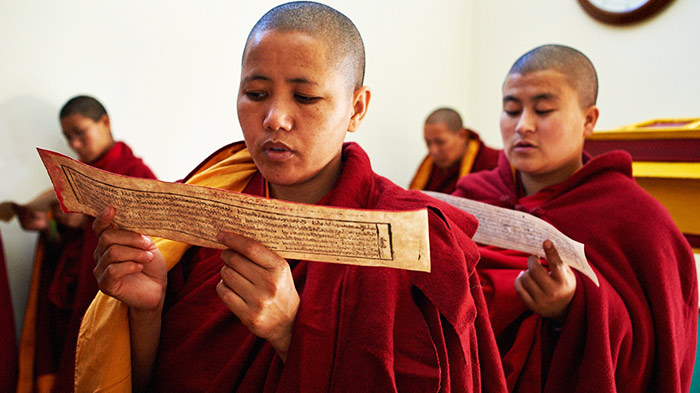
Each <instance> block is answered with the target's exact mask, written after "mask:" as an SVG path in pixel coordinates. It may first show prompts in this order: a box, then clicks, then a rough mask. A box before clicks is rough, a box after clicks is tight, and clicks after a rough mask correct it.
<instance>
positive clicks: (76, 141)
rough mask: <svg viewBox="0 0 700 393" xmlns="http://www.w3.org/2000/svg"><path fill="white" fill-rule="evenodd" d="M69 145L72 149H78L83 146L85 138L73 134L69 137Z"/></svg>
mask: <svg viewBox="0 0 700 393" xmlns="http://www.w3.org/2000/svg"><path fill="white" fill-rule="evenodd" d="M68 145H69V146H70V147H71V149H73V150H78V148H80V147H82V146H83V140H82V139H80V138H78V137H77V136H73V137H70V138H68Z"/></svg>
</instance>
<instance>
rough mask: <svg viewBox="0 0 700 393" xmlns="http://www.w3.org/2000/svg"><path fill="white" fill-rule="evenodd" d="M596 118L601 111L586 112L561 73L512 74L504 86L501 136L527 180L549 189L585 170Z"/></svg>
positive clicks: (593, 107)
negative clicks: (588, 139) (588, 138)
mask: <svg viewBox="0 0 700 393" xmlns="http://www.w3.org/2000/svg"><path fill="white" fill-rule="evenodd" d="M597 119H598V109H597V108H596V107H595V106H591V107H589V108H583V109H582V108H581V106H580V104H579V98H578V94H577V92H576V91H575V90H574V89H573V88H572V87H571V86H570V85H569V83H568V82H567V80H566V79H565V77H564V75H563V74H561V73H560V72H558V71H555V70H543V71H537V72H532V73H529V74H527V75H521V74H511V75H509V76H508V78H507V79H506V81H505V83H504V86H503V112H502V113H501V136H502V137H503V146H504V149H505V152H506V155H507V156H508V160H509V161H510V163H511V164H512V165H513V166H514V167H515V168H516V169H517V170H518V171H520V172H521V175H522V176H523V182H526V181H528V180H533V181H536V182H539V183H540V184H541V185H544V186H547V185H551V184H556V183H558V182H561V181H562V180H564V179H566V178H568V177H569V176H571V174H573V173H574V172H575V171H576V170H577V169H579V168H580V167H581V166H582V159H581V154H582V151H583V143H584V138H585V137H586V136H588V135H590V134H591V133H592V132H593V127H594V126H595V122H596V121H597ZM526 187H527V184H526Z"/></svg>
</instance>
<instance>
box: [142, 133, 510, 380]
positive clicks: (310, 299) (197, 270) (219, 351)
mask: <svg viewBox="0 0 700 393" xmlns="http://www.w3.org/2000/svg"><path fill="white" fill-rule="evenodd" d="M244 192H245V193H249V194H253V195H259V196H262V195H265V181H264V179H263V178H262V176H261V175H260V174H259V173H258V174H256V175H255V176H254V177H253V180H251V182H250V183H249V184H248V186H247V187H246V189H245V190H244ZM318 204H319V205H329V206H340V207H348V208H358V209H385V210H388V209H391V210H408V209H418V208H423V207H426V206H427V207H429V222H430V246H431V261H432V270H431V272H430V273H421V272H411V271H406V270H399V269H391V268H379V267H358V266H350V265H339V264H329V263H316V262H308V261H289V263H290V265H291V267H292V274H293V277H294V281H295V285H296V288H297V290H298V291H299V295H300V298H301V302H300V306H299V310H298V314H297V316H296V320H295V324H294V328H293V336H292V340H291V344H290V348H289V352H288V357H287V362H286V364H283V363H282V361H281V360H280V358H279V356H278V355H277V354H276V352H275V350H274V349H273V348H272V346H271V345H270V344H269V343H268V342H267V341H265V340H263V339H261V338H258V337H256V336H254V335H253V334H252V333H250V331H248V329H247V328H246V327H245V326H243V325H242V324H241V323H240V321H239V320H238V318H237V317H236V316H235V315H234V314H232V313H231V311H230V310H229V309H228V308H226V306H225V305H224V304H223V303H222V302H221V300H220V299H219V298H218V296H217V294H216V291H215V287H216V284H217V283H218V282H219V280H220V279H221V277H220V274H219V273H220V269H221V267H222V261H221V260H220V257H219V254H220V250H212V249H204V248H192V249H190V250H189V251H188V252H187V253H186V254H185V255H184V256H183V258H182V259H181V261H180V262H179V263H178V264H177V265H176V266H175V267H174V268H173V269H172V270H171V271H170V273H169V277H168V280H169V281H168V294H167V296H166V305H165V310H164V313H163V327H162V333H161V341H160V346H159V354H158V359H157V362H156V368H155V370H154V375H153V381H152V383H153V387H152V391H156V392H157V391H162V392H177V391H183V392H232V391H236V392H256V393H257V392H299V391H304V392H312V391H313V392H321V391H323V392H326V391H333V392H368V391H378V392H395V391H401V392H411V391H414V392H437V391H454V392H472V391H481V390H482V389H483V390H484V391H492V392H498V391H505V380H504V378H503V371H502V369H501V367H500V361H499V359H498V352H497V348H496V345H495V340H494V338H493V333H492V331H491V327H490V325H489V321H488V318H487V313H486V308H485V307H486V305H485V301H484V298H483V293H482V291H481V287H480V286H479V285H478V281H477V277H476V273H475V264H476V262H477V260H478V253H477V250H476V246H475V245H474V243H473V242H472V241H471V239H470V236H471V235H472V234H473V232H474V230H475V224H476V223H475V220H474V218H473V217H472V216H470V215H467V214H463V213H462V212H459V211H457V210H455V209H453V208H452V207H450V206H447V205H444V204H442V203H440V202H438V201H435V200H431V199H429V198H426V197H425V196H423V195H422V194H420V193H417V192H409V191H405V190H403V189H401V188H399V187H398V186H396V185H394V184H393V183H391V182H390V181H388V180H387V179H385V178H383V177H380V176H378V175H376V174H375V173H374V172H372V170H371V167H370V163H369V159H368V157H367V155H366V154H365V153H364V151H363V150H362V149H361V148H360V147H359V146H358V145H356V144H353V143H350V144H346V145H345V147H344V150H343V173H342V175H341V177H340V179H339V180H338V183H337V184H336V186H335V188H334V189H333V190H332V191H331V192H330V193H329V194H327V195H326V196H325V197H324V198H323V199H322V200H321V201H319V202H318ZM450 228H451V229H450ZM458 228H462V229H464V231H462V230H458Z"/></svg>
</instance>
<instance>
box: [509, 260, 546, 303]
mask: <svg viewBox="0 0 700 393" xmlns="http://www.w3.org/2000/svg"><path fill="white" fill-rule="evenodd" d="M529 262H530V261H529V260H528V263H529ZM538 263H539V262H538ZM540 268H542V266H541V265H540ZM542 269H543V268H542ZM516 281H520V285H522V287H523V288H524V289H525V290H526V291H527V292H528V293H529V294H530V296H531V297H532V299H533V301H536V300H537V299H540V298H541V297H542V293H543V290H542V287H541V286H540V283H539V282H537V280H535V279H534V278H533V276H532V271H530V269H528V270H526V271H524V272H523V273H522V274H521V275H520V276H518V278H517V279H516Z"/></svg>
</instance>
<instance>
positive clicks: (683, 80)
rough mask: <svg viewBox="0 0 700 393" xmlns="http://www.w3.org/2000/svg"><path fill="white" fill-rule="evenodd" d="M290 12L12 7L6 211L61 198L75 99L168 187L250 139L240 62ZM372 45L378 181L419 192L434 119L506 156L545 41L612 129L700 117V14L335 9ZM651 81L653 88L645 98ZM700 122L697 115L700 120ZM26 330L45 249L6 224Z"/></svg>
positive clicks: (681, 5)
mask: <svg viewBox="0 0 700 393" xmlns="http://www.w3.org/2000/svg"><path fill="white" fill-rule="evenodd" d="M276 4H278V2H277V1H255V2H238V1H228V0H207V1H203V2H193V1H184V0H178V1H170V0H168V1H166V0H157V1H147V2H145V1H136V0H122V1H118V2H115V1H107V0H73V1H71V2H69V3H66V2H52V1H49V0H4V1H2V2H0V54H1V59H2V60H0V140H1V141H2V142H0V182H1V183H2V187H0V201H3V200H15V201H19V202H26V201H27V200H29V199H30V198H31V197H32V196H33V195H35V194H36V193H37V192H38V191H39V190H41V189H44V188H46V187H48V186H49V183H48V179H47V176H46V175H45V172H44V171H43V168H42V167H41V164H40V161H39V159H38V156H37V155H36V152H35V151H34V148H35V147H36V146H40V147H44V148H49V149H53V150H58V151H61V152H64V153H70V151H69V149H68V148H67V146H66V145H65V143H64V142H63V140H62V137H61V134H60V129H59V126H58V122H57V118H56V117H57V111H58V109H59V108H60V106H61V105H62V104H63V103H64V102H65V100H66V99H68V98H69V97H71V96H73V95H75V94H79V93H85V94H91V95H94V96H96V97H97V98H98V99H100V100H102V101H103V102H104V104H105V105H106V106H107V109H108V111H109V112H110V115H111V118H112V127H113V133H114V135H115V137H116V138H118V139H122V140H125V141H127V142H128V143H129V144H130V145H131V146H132V147H133V148H134V150H135V152H136V154H137V155H140V156H142V157H144V158H145V160H146V162H147V163H148V164H149V165H150V166H151V167H152V168H153V170H154V171H155V172H156V174H157V175H158V176H159V177H160V178H161V179H164V180H175V179H177V178H179V177H181V176H183V175H184V174H186V173H187V172H188V171H189V169H190V168H192V167H193V166H194V165H196V164H197V163H198V162H199V161H200V160H201V159H203V158H204V157H205V156H207V155H208V154H209V153H210V152H211V151H212V150H213V149H215V148H217V147H219V146H221V145H223V144H225V143H227V142H229V141H233V140H239V139H241V133H240V129H239V126H238V122H237V118H236V110H235V105H236V103H235V101H236V90H237V84H238V76H239V72H240V66H239V63H240V55H241V51H242V48H243V43H244V40H245V37H246V35H247V32H248V31H249V29H250V27H252V25H253V23H254V22H255V21H256V20H257V19H258V18H259V17H260V16H261V15H262V13H264V12H265V11H266V10H267V9H269V8H270V7H272V6H274V5H276ZM328 4H330V5H332V6H334V7H336V8H338V9H339V10H341V11H343V12H344V13H346V14H347V15H348V16H349V17H350V18H351V19H353V20H354V22H355V23H356V24H357V26H358V28H359V29H360V31H361V33H362V34H363V37H364V39H365V44H366V47H367V60H368V63H367V78H366V83H367V84H368V85H369V86H370V87H371V88H372V91H373V97H372V100H371V105H370V111H369V114H368V116H367V118H366V120H365V123H364V124H363V126H362V128H361V129H360V131H359V132H358V133H357V134H354V135H351V136H350V137H349V139H350V140H356V141H358V142H360V143H361V144H362V145H363V146H364V148H365V149H366V150H367V151H368V153H369V154H370V156H371V158H372V161H373V165H374V168H375V170H376V171H377V172H379V173H381V174H383V175H385V176H387V177H389V178H390V179H392V180H394V181H395V182H397V183H398V184H400V185H403V186H405V185H407V184H408V182H409V180H410V178H411V176H412V174H413V171H414V170H415V168H416V166H417V165H418V163H419V162H420V159H421V158H422V156H423V155H424V154H425V148H424V146H423V142H422V122H423V120H424V118H425V116H426V115H427V114H428V113H429V112H430V111H431V110H432V109H434V108H436V107H438V106H444V105H449V106H454V107H455V108H457V109H458V110H459V111H460V112H462V114H463V115H464V118H465V123H466V125H467V126H470V127H472V128H474V129H476V130H478V131H480V132H481V133H482V134H483V135H484V137H485V138H486V140H487V141H488V142H490V143H491V144H493V145H496V146H500V137H499V136H498V116H499V110H500V93H499V89H500V84H501V81H502V78H503V76H504V74H505V72H506V71H507V69H508V67H509V66H510V64H511V63H512V62H513V60H514V59H515V58H516V57H517V56H518V55H520V54H521V53H522V52H524V51H526V50H528V49H530V48H531V47H533V46H535V45H538V44H541V43H545V42H559V43H564V44H569V45H573V46H576V47H578V48H580V49H582V50H583V51H584V52H585V53H587V54H589V55H590V57H591V58H592V59H593V61H594V62H595V63H596V65H597V66H598V70H599V73H600V76H601V84H602V88H601V97H600V101H599V103H600V106H601V108H602V109H601V112H602V116H601V119H600V125H601V126H604V127H615V126H618V125H623V124H627V123H632V122H637V121H639V120H644V119H647V118H653V117H662V116H698V115H699V114H698V112H697V111H698V109H697V108H698V105H697V94H696V90H697V89H696V87H697V86H699V85H700V84H699V83H698V82H699V79H700V75H699V74H698V73H697V71H696V70H697V69H699V67H698V66H699V65H700V58H699V57H698V56H700V55H699V54H698V51H697V50H696V48H697V47H698V43H699V42H698V38H699V37H700V30H699V29H700V25H698V24H697V23H696V21H695V16H697V15H700V2H697V1H694V0H676V1H675V2H674V4H673V5H672V6H671V7H670V8H669V9H668V10H667V11H666V12H664V13H663V14H662V15H661V16H660V17H658V18H655V19H654V20H652V21H650V22H647V23H644V24H642V25H639V26H636V27H631V28H612V27H608V26H604V25H601V24H599V23H597V22H594V21H592V20H591V19H590V18H588V16H587V15H586V14H584V13H583V11H582V10H581V9H580V8H579V6H578V4H577V2H576V1H575V0H568V1H553V0H531V1H528V2H523V1H515V0H509V1H506V0H494V1H485V0H472V1H462V0H436V1H431V2H426V1H418V0H413V1H376V0H353V1H351V0H334V1H329V2H328ZM642 84H644V85H645V87H640V86H641V85H642ZM693 111H695V112H693ZM0 231H2V238H3V242H4V245H5V253H6V259H7V262H8V269H9V273H10V276H11V286H12V292H13V302H14V306H15V314H16V319H17V324H18V325H19V324H20V321H21V319H22V317H23V311H24V305H25V302H26V296H27V293H26V289H27V285H28V282H29V275H30V270H31V260H32V254H33V249H34V244H35V241H36V237H35V236H34V235H33V234H30V233H26V232H23V231H21V230H20V229H19V228H18V225H17V223H16V221H13V222H10V223H0Z"/></svg>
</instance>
